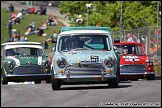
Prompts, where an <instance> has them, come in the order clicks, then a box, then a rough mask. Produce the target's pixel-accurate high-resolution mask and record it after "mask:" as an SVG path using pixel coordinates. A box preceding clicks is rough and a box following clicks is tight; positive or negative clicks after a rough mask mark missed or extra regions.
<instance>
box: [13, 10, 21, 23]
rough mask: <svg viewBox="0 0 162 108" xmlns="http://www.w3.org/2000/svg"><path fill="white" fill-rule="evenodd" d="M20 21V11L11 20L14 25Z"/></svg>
mask: <svg viewBox="0 0 162 108" xmlns="http://www.w3.org/2000/svg"><path fill="white" fill-rule="evenodd" d="M21 19H22V13H21V11H19V12H18V14H17V15H16V17H15V18H13V19H12V21H14V23H15V24H18V23H20V20H21Z"/></svg>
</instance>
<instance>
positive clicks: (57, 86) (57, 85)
mask: <svg viewBox="0 0 162 108" xmlns="http://www.w3.org/2000/svg"><path fill="white" fill-rule="evenodd" d="M51 71H52V72H51V73H52V75H51V86H52V89H53V90H59V89H60V87H61V83H60V81H59V80H57V79H54V72H53V69H52V70H51Z"/></svg>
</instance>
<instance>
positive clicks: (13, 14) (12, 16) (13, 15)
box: [6, 11, 16, 20]
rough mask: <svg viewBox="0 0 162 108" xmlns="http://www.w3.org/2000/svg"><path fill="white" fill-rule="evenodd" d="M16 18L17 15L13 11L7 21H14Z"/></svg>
mask: <svg viewBox="0 0 162 108" xmlns="http://www.w3.org/2000/svg"><path fill="white" fill-rule="evenodd" d="M15 17H16V13H15V11H13V12H12V14H11V17H10V18H7V19H6V20H12V19H13V18H15Z"/></svg>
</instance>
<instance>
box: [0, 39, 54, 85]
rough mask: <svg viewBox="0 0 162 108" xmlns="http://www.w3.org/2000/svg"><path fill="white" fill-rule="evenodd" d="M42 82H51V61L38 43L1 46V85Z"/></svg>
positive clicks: (14, 43)
mask: <svg viewBox="0 0 162 108" xmlns="http://www.w3.org/2000/svg"><path fill="white" fill-rule="evenodd" d="M42 80H46V83H50V82H51V73H50V61H49V58H48V57H47V55H46V54H45V52H44V49H43V47H42V44H41V43H38V42H8V43H3V44H1V84H8V82H25V81H34V82H35V84H40V83H41V81H42Z"/></svg>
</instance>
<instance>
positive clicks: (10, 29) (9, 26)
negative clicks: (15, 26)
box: [7, 20, 12, 38]
mask: <svg viewBox="0 0 162 108" xmlns="http://www.w3.org/2000/svg"><path fill="white" fill-rule="evenodd" d="M7 28H8V35H9V38H11V32H12V21H11V20H9V24H7Z"/></svg>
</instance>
